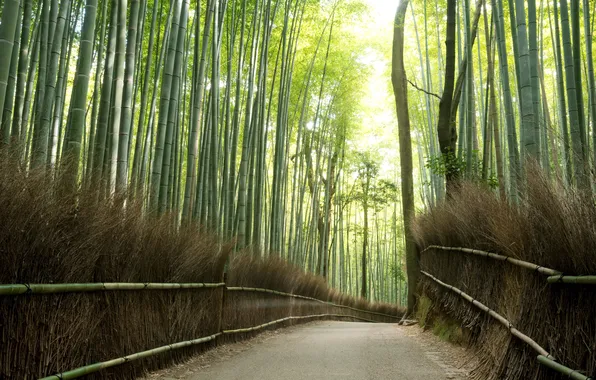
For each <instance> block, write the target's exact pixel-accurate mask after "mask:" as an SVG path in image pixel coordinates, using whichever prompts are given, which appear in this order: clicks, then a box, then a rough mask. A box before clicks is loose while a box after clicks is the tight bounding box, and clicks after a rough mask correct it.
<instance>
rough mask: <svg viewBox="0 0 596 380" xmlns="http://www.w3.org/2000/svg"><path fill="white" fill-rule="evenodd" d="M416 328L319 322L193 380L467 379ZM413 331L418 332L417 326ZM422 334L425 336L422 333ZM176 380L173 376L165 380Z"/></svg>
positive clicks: (205, 369)
mask: <svg viewBox="0 0 596 380" xmlns="http://www.w3.org/2000/svg"><path fill="white" fill-rule="evenodd" d="M411 329H412V328H404V327H398V326H396V325H395V324H380V323H376V324H373V323H350V322H319V323H312V324H307V325H303V326H298V327H295V328H291V329H289V330H288V331H283V332H281V333H279V334H276V335H275V336H272V337H271V338H269V339H266V340H264V341H261V342H258V343H256V344H255V345H254V346H252V347H251V348H250V349H246V350H244V351H242V352H239V353H237V354H235V355H232V356H231V357H228V358H226V359H224V360H220V361H218V362H215V363H211V364H209V365H207V366H201V367H202V368H195V369H189V370H188V372H186V375H185V376H182V377H178V376H177V377H176V378H184V379H190V380H257V379H259V380H274V379H275V380H279V379H284V380H298V379H309V380H317V379H321V380H322V379H325V380H330V379H354V380H368V379H371V380H372V379H399V380H430V379H432V380H443V379H464V378H465V377H463V375H461V374H460V373H458V372H461V371H458V370H455V369H453V368H450V367H449V366H448V365H447V364H445V363H444V362H441V360H440V359H439V355H438V352H435V351H434V349H433V346H432V345H426V344H424V342H423V341H422V340H421V339H419V338H417V337H416V336H415V335H416V333H412V331H414V330H411ZM413 329H417V328H416V327H413ZM418 335H420V334H418ZM160 378H162V379H168V378H169V379H171V377H169V376H160Z"/></svg>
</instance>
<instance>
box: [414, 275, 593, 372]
mask: <svg viewBox="0 0 596 380" xmlns="http://www.w3.org/2000/svg"><path fill="white" fill-rule="evenodd" d="M420 272H421V273H422V274H423V275H424V276H426V277H428V278H430V279H431V280H433V281H434V282H435V283H437V284H439V285H440V286H442V287H445V288H447V289H449V290H451V291H452V292H454V293H456V294H458V295H459V296H460V297H462V298H464V299H465V300H467V301H468V302H470V303H472V304H473V305H474V306H476V307H477V308H479V309H480V310H482V311H484V312H485V313H487V314H488V315H490V316H491V317H493V318H494V319H496V320H497V321H499V322H500V323H501V324H502V325H504V326H505V327H506V328H507V329H508V330H509V332H510V333H511V335H513V336H515V337H517V338H518V339H520V340H521V341H522V342H524V343H526V344H528V345H529V346H530V347H532V348H533V349H534V350H535V351H536V352H538V357H537V358H538V362H539V363H540V364H542V365H544V366H547V367H549V368H551V369H553V370H555V371H557V372H559V373H562V374H564V375H567V376H568V377H569V378H571V379H576V380H592V378H590V377H588V376H585V375H583V374H581V373H580V372H578V371H577V370H574V369H571V368H569V367H566V366H564V365H562V364H560V363H558V362H556V359H555V358H554V357H553V356H552V355H551V354H549V353H548V351H546V350H545V349H544V348H542V347H541V346H540V345H539V344H538V343H536V341H534V340H533V339H532V338H530V337H528V336H527V335H525V334H523V333H522V332H521V331H519V330H518V329H516V328H515V327H514V326H513V324H512V323H511V322H510V321H508V320H507V319H506V318H505V317H503V316H502V315H500V314H498V313H497V312H495V311H494V310H492V309H490V308H489V307H488V306H486V305H484V304H483V303H481V302H479V301H477V300H475V299H474V298H473V297H471V296H470V295H469V294H466V293H464V292H463V291H462V290H460V289H458V288H456V287H454V286H451V285H449V284H446V283H444V282H442V281H441V280H439V279H438V278H436V277H434V276H433V275H431V274H430V273H428V272H425V271H420Z"/></svg>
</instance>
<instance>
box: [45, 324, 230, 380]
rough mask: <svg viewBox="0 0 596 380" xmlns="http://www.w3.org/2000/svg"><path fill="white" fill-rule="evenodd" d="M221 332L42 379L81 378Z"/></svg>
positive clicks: (194, 342)
mask: <svg viewBox="0 0 596 380" xmlns="http://www.w3.org/2000/svg"><path fill="white" fill-rule="evenodd" d="M221 334H222V333H221V332H219V333H217V334H213V335H209V336H207V337H204V338H198V339H193V340H186V341H183V342H178V343H174V344H168V345H166V346H161V347H157V348H153V349H151V350H146V351H141V352H137V353H134V354H130V355H126V356H122V357H120V358H117V359H112V360H108V361H105V362H99V363H95V364H90V365H87V366H84V367H79V368H75V369H73V370H70V371H66V372H62V373H57V374H55V375H52V376H47V377H44V378H42V379H40V380H69V379H76V378H79V377H81V376H84V375H88V374H91V373H94V372H98V371H100V370H102V369H106V368H110V367H115V366H118V365H120V364H124V363H128V362H131V361H133V360H137V359H142V358H146V357H149V356H153V355H157V354H160V353H162V352H167V351H172V350H175V349H178V348H183V347H188V346H193V345H196V344H200V343H205V342H209V341H212V340H214V339H215V338H217V337H218V336H220V335H221Z"/></svg>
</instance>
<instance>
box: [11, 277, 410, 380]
mask: <svg viewBox="0 0 596 380" xmlns="http://www.w3.org/2000/svg"><path fill="white" fill-rule="evenodd" d="M217 288H223V289H224V291H225V292H228V291H232V292H258V293H267V294H273V295H278V296H284V297H290V298H298V299H304V300H308V301H314V302H318V303H321V304H324V305H327V306H331V307H339V308H344V309H349V310H352V311H357V312H362V313H368V314H372V315H378V316H382V317H389V318H394V319H399V317H397V316H394V315H390V314H384V313H378V312H373V311H368V310H364V309H358V308H354V307H350V306H346V305H339V304H335V303H333V302H329V301H324V300H320V299H317V298H313V297H307V296H302V295H297V294H291V293H285V292H280V291H277V290H272V289H263V288H251V287H239V286H236V287H227V286H226V284H225V282H219V283H202V282H201V283H71V284H2V285H0V296H19V295H27V294H58V293H85V292H96V291H121V290H175V289H217ZM225 292H224V296H223V297H222V314H221V315H220V316H219V318H220V319H221V320H223V303H224V302H225ZM314 318H350V319H355V320H361V321H365V322H376V321H375V320H373V319H368V318H362V317H358V316H355V315H350V314H330V313H327V314H315V315H307V316H288V317H285V318H281V319H277V320H274V321H271V322H267V323H264V324H260V325H257V326H252V327H246V328H239V329H232V330H223V329H220V331H219V332H217V333H215V334H212V335H209V336H205V337H202V338H197V339H192V340H186V341H182V342H177V343H172V344H168V345H165V346H161V347H156V348H153V349H150V350H145V351H141V352H137V353H133V354H129V355H126V356H122V357H119V358H116V359H111V360H107V361H103V362H98V363H94V364H90V365H86V366H83V367H79V368H75V369H72V370H69V371H66V372H62V373H57V374H54V375H51V376H47V377H44V378H42V379H41V380H57V379H61V380H67V379H76V378H79V377H81V376H85V375H88V374H91V373H95V372H98V371H101V370H103V369H106V368H110V367H115V366H118V365H121V364H124V363H128V362H131V361H135V360H138V359H142V358H146V357H149V356H154V355H158V354H161V353H164V352H168V351H172V350H175V349H180V348H184V347H189V346H193V345H197V344H202V343H206V342H210V341H213V340H215V339H217V338H218V337H219V336H222V335H233V334H239V333H247V332H254V331H258V330H261V329H264V328H266V327H269V326H273V325H276V324H279V323H283V322H286V321H292V320H305V319H314ZM220 326H221V323H220Z"/></svg>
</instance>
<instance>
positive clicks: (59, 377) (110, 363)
mask: <svg viewBox="0 0 596 380" xmlns="http://www.w3.org/2000/svg"><path fill="white" fill-rule="evenodd" d="M323 317H333V318H353V319H360V320H364V321H368V322H374V321H372V320H370V319H366V318H359V317H355V316H352V315H343V314H315V315H306V316H292V317H285V318H281V319H277V320H275V321H271V322H267V323H263V324H262V325H258V326H254V327H247V328H242V329H235V330H222V331H221V332H218V333H216V334H213V335H209V336H206V337H203V338H198V339H193V340H186V341H183V342H178V343H173V344H168V345H165V346H161V347H157V348H153V349H150V350H146V351H141V352H137V353H134V354H130V355H126V356H122V357H120V358H116V359H112V360H107V361H104V362H99V363H94V364H90V365H87V366H83V367H79V368H75V369H73V370H70V371H66V372H62V373H57V374H55V375H51V376H47V377H44V378H41V379H40V380H70V379H76V378H79V377H81V376H84V375H89V374H91V373H95V372H98V371H100V370H102V369H106V368H110V367H115V366H118V365H121V364H124V363H128V362H131V361H133V360H138V359H143V358H146V357H149V356H154V355H157V354H161V353H163V352H167V351H172V350H175V349H178V348H183V347H188V346H193V345H197V344H201V343H206V342H210V341H212V340H214V339H216V338H217V337H219V336H221V335H231V334H238V333H246V332H251V331H257V330H260V329H263V328H265V327H269V326H272V325H275V324H278V323H282V322H286V321H289V320H299V319H310V318H323Z"/></svg>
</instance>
